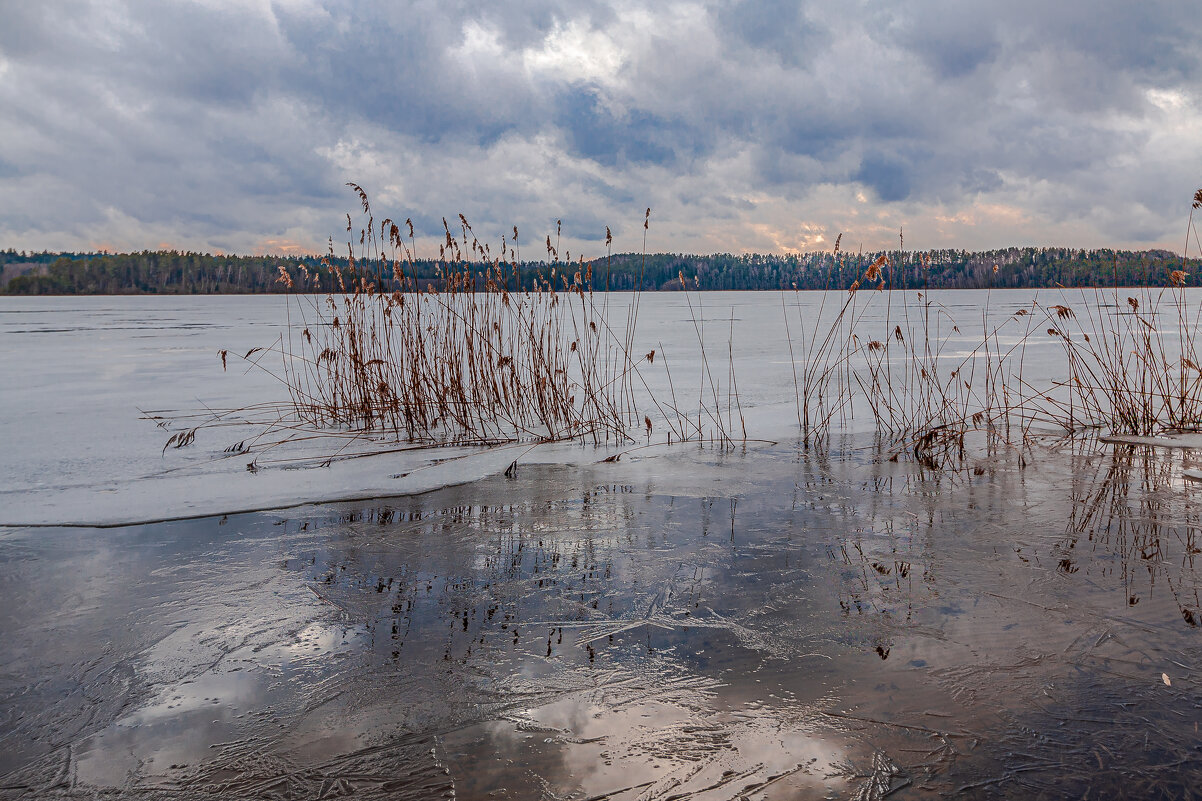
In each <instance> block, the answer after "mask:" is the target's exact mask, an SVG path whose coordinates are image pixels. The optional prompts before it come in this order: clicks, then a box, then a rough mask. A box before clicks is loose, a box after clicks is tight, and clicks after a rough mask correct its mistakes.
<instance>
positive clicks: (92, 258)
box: [0, 247, 1202, 295]
mask: <svg viewBox="0 0 1202 801" xmlns="http://www.w3.org/2000/svg"><path fill="white" fill-rule="evenodd" d="M882 257H884V261H883V262H882V261H881V259H882ZM878 262H879V263H880V266H881V270H880V275H879V277H877V278H874V280H873V281H872V282H871V284H869V285H866V286H865V288H877V287H881V286H888V287H891V288H896V289H922V288H931V289H981V288H987V287H993V288H1005V287H1014V288H1040V287H1053V286H1067V287H1078V286H1112V285H1117V286H1162V285H1166V284H1168V283H1170V281H1171V278H1172V276H1173V273H1174V272H1175V271H1177V275H1176V276H1175V277H1176V279H1177V280H1178V281H1181V282H1183V283H1184V284H1185V285H1187V286H1197V285H1199V281H1200V278H1199V275H1198V273H1199V272H1200V268H1202V260H1199V259H1196V258H1191V259H1182V257H1180V256H1177V255H1175V254H1173V253H1171V252H1169V251H1166V250H1145V251H1127V250H1109V249H1095V250H1084V249H1074V248H1033V247H1025V248H1005V249H1001V250H990V251H975V252H974V251H966V250H951V249H943V250H927V251H900V250H899V251H876V252H872V253H854V254H853V253H839V254H832V253H807V254H790V255H782V256H776V255H763V254H741V255H740V254H715V255H710V256H695V255H685V254H671V253H652V254H646V255H643V254H638V253H624V254H617V255H614V256H612V257H603V258H599V259H593V260H591V261H584V260H581V261H577V262H573V263H565V262H555V261H538V262H522V263H518V264H515V263H496V262H494V263H493V264H492V265H487V264H482V263H479V262H474V263H466V262H464V263H451V264H448V263H446V262H441V261H432V260H421V261H413V262H393V261H389V260H386V259H379V260H374V261H365V262H352V261H350V260H348V259H347V258H334V257H324V258H318V257H314V256H305V257H279V256H220V255H211V254H207V253H189V252H179V251H142V252H140V253H47V252H43V253H34V254H27V253H24V252H22V253H18V252H17V251H15V250H12V249H9V250H4V251H0V268H3V271H4V274H5V275H11V274H14V273H18V274H17V275H16V277H14V278H11V280H9V281H8V283H7V284H6V285H5V286H4V287H3V288H2V291H3V292H4V293H5V294H9V295H119V294H179V295H187V294H259V293H279V292H288V291H317V292H326V291H330V290H332V289H333V290H338V289H339V288H341V287H344V286H348V285H349V282H350V281H351V280H357V281H366V282H368V283H370V284H372V285H373V286H374V287H375V288H376V289H377V290H382V291H392V290H395V289H409V290H412V289H420V290H423V291H424V290H427V289H436V290H441V289H444V288H445V287H446V285H447V283H446V276H447V274H448V273H449V272H452V271H454V272H457V273H460V274H464V273H466V274H467V275H468V276H469V277H470V278H471V280H472V282H473V283H474V284H475V286H476V287H477V288H479V289H483V288H485V286H486V284H487V282H488V281H489V279H492V281H493V284H492V285H493V286H498V285H500V284H501V283H503V284H504V285H505V286H506V288H508V289H509V290H511V291H514V290H518V289H522V290H533V289H538V288H543V289H546V288H548V287H551V286H553V287H555V288H556V289H562V288H564V287H566V286H569V285H572V284H573V283H576V282H580V283H581V285H585V286H587V287H588V288H591V289H593V290H595V291H604V290H607V289H608V290H613V291H628V290H633V289H641V290H643V291H653V290H678V289H681V288H682V285H681V280H682V278H683V279H684V281H685V284H686V285H687V287H688V289H690V290H693V289H698V290H722V289H728V290H775V289H794V288H796V289H806V290H809V289H844V290H845V289H849V288H850V287H851V286H852V285H853V284H855V283H856V282H857V281H859V282H861V285H863V282H864V273H865V271H866V270H867V269H868V267H869V266H870V265H872V264H874V263H878ZM1181 273H1184V274H1185V275H1184V276H1183V275H1181ZM285 274H286V275H287V276H288V279H287V280H285V279H284V278H283V276H284V275H285ZM340 279H341V281H342V283H341V284H340V283H339V281H340Z"/></svg>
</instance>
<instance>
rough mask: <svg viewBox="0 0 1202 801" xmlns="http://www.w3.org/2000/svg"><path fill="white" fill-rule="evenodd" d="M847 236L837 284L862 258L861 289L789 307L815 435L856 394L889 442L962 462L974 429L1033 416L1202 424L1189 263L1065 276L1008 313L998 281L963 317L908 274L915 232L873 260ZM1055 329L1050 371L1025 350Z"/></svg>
mask: <svg viewBox="0 0 1202 801" xmlns="http://www.w3.org/2000/svg"><path fill="white" fill-rule="evenodd" d="M1199 208H1202V190H1199V191H1198V192H1197V193H1196V194H1195V195H1194V199H1193V205H1192V210H1197V209H1199ZM1188 225H1189V228H1188V230H1187V248H1186V256H1188V237H1189V235H1190V234H1191V233H1192V235H1193V236H1194V239H1195V241H1196V240H1197V232H1196V230H1195V229H1194V227H1193V214H1192V212H1191V215H1190V220H1189V224H1188ZM840 242H841V237H840V239H838V240H836V244H835V249H834V252H833V253H832V254H831V257H830V259H829V260H828V261H827V276H828V278H827V284H828V286H838V285H841V284H842V283H843V282H841V281H840V277H839V273H840V272H841V271H843V270H854V271H856V272H855V274H856V275H857V278H856V279H855V280H854V281H852V282H851V284H850V287H851V288H850V290H848V291H846V292H843V291H839V290H833V289H828V290H826V291H824V292H823V295H822V298H821V301H820V303H819V306H818V310H817V313H816V314H815V313H813V311H812V310H810V311H807V312H805V313H803V311H802V309H803V306H802V304H801V303H800V301H799V300H798V302H796V303H795V315H794V316H795V317H796V323H791V321H790V316H791V314H790V310H789V309H788V308H786V309H785V310H784V311H785V321H786V326H787V330H788V331H790V333H789V335H788V338H789V349H790V354H791V358H792V362H793V366H794V384H795V395H796V398H797V418H798V424H799V427H800V428H801V433H802V438H803V442H804V443H805V444H806V445H807V446H809V445H819V446H821V445H823V444H824V443H826V442H827V441H828V438H829V435H830V433H831V430H832V428H834V427H836V426H840V427H842V426H845V425H846V424H847V423H848V421H849V419H851V418H854V417H855V415H856V408H857V406H858V407H859V408H860V409H861V410H864V409H865V407H866V409H867V415H868V417H869V418H870V420H871V422H872V424H873V426H874V428H875V430H876V431H877V432H878V433H880V434H882V435H884V436H885V437H886V439H887V441H888V442H890V443H893V444H894V445H905V446H912V448H913V453H914V455H915V456H916V457H917V458H918V459H919V460H920V461H923V462H926V463H929V464H931V465H933V466H944V465H947V464H951V463H958V462H962V461H963V458H964V447H965V437H966V435H967V434H968V433H969V432H973V431H980V432H984V433H985V434H986V435H987V442H988V443H989V444H990V446H1017V447H1020V448H1021V447H1022V446H1025V445H1026V444H1027V442H1028V441H1029V439H1030V436H1031V431H1032V428H1033V427H1039V428H1041V429H1042V428H1053V429H1058V430H1061V431H1066V432H1069V433H1074V432H1077V431H1081V430H1083V429H1091V430H1097V429H1103V430H1105V431H1106V432H1108V433H1109V434H1111V435H1114V436H1143V437H1149V436H1156V435H1159V434H1165V433H1176V432H1185V431H1202V353H1199V351H1198V348H1197V345H1196V343H1197V342H1198V339H1199V334H1200V333H1202V330H1200V329H1202V306H1198V305H1197V304H1195V305H1194V306H1191V304H1190V302H1189V298H1188V297H1187V291H1186V287H1185V283H1186V282H1185V279H1186V274H1185V273H1184V271H1183V270H1173V271H1170V272H1169V274H1168V275H1166V276H1164V277H1163V285H1162V286H1160V287H1155V286H1145V287H1142V288H1139V289H1120V288H1119V287H1118V286H1117V275H1118V270H1117V265H1116V269H1115V281H1116V285H1115V286H1114V287H1112V288H1109V289H1101V288H1094V289H1082V290H1076V291H1075V293H1074V291H1072V290H1067V289H1065V288H1063V287H1062V288H1060V289H1059V290H1057V294H1058V297H1057V300H1058V301H1059V302H1057V303H1046V302H1041V301H1040V300H1038V299H1032V300H1031V302H1030V304H1029V305H1028V306H1026V307H1024V308H1020V309H1018V310H1017V311H1013V312H1009V313H1006V314H1003V315H1000V316H999V315H997V314H996V313H995V312H994V311H993V308H992V305H991V294H992V288H988V289H987V290H986V302H985V304H984V308H983V310H982V312H981V319H980V320H979V321H973V322H972V323H971V324H965V323H964V322H963V321H960V322H958V321H957V320H956V319H955V318H954V316H953V315H952V314H951V313H950V311H949V310H948V309H947V308H946V307H944V306H943V305H942V304H940V303H937V302H935V301H934V300H933V299H932V297H931V294H930V292H929V291H928V290H927V289H926V287H925V286H924V287H922V288H911V287H906V286H898V285H897V283H896V282H895V280H894V275H895V274H900V275H903V276H904V275H905V271H896V272H895V269H894V268H895V266H896V262H897V261H899V260H900V259H901V258H903V257H904V247H903V246H904V240H903V241H902V242H900V243H899V250H898V251H897V253H896V254H895V255H894V256H893V257H891V256H890V255H889V254H882V255H881V256H879V257H877V258H876V259H875V260H873V261H872V262H871V263H868V264H867V265H865V264H863V263H861V262H860V260H859V259H858V257H847V256H846V255H844V254H841V252H840ZM1200 249H1202V247H1200ZM922 266H923V267H924V268H925V267H926V265H925V263H924V264H923V265H922ZM1183 266H1184V258H1183ZM996 271H997V268H996V267H995V268H994V272H995V273H996ZM924 273H925V269H924ZM1070 296H1071V297H1070ZM807 317H808V320H807V319H806V318H807ZM792 325H797V326H798V327H797V330H798V331H799V342H797V343H795V342H794V337H793V335H792V333H791V330H792V329H791V326H792ZM966 331H973V332H975V333H971V334H969V333H966ZM1045 337H1046V338H1050V339H1051V340H1052V341H1053V342H1055V343H1057V344H1058V345H1059V346H1060V352H1061V354H1062V356H1063V362H1062V365H1061V367H1060V369H1059V370H1057V371H1055V372H1056V374H1057V375H1058V376H1060V377H1058V378H1054V379H1052V380H1050V381H1044V382H1043V383H1040V382H1036V381H1034V380H1032V379H1030V378H1029V374H1030V371H1029V370H1027V369H1024V359H1025V358H1026V355H1027V351H1028V348H1029V346H1032V345H1043V344H1046V342H1047V340H1046V339H1044V338H1045ZM795 344H796V345H797V346H796V347H795Z"/></svg>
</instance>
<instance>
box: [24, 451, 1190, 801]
mask: <svg viewBox="0 0 1202 801" xmlns="http://www.w3.org/2000/svg"><path fill="white" fill-rule="evenodd" d="M862 445H864V443H862V442H852V443H849V447H847V448H846V449H841V450H837V451H836V452H835V454H833V455H831V456H830V457H827V458H820V457H818V456H816V455H814V454H807V453H805V452H799V451H797V450H796V449H795V448H793V447H789V446H786V445H778V446H774V447H764V448H759V449H749V450H748V451H747V452H746V453H744V452H736V453H726V454H723V453H719V452H716V451H713V450H708V449H699V448H697V447H696V446H686V447H684V448H679V449H675V450H673V451H671V452H669V453H667V454H665V455H661V456H658V457H657V458H655V459H643V460H635V461H631V462H627V461H626V460H623V461H622V462H619V463H616V464H614V463H610V464H597V465H585V466H526V467H522V468H520V469H519V472H518V475H517V477H516V478H513V479H508V478H504V477H500V476H496V477H491V478H487V479H485V480H482V481H480V482H476V483H473V484H470V485H463V486H456V487H448V488H445V489H442V490H439V491H436V492H433V493H429V494H425V495H421V496H415V497H407V498H399V499H393V500H381V501H377V502H372V503H370V504H364V503H358V504H343V505H334V506H322V507H310V508H304V509H297V510H292V511H288V512H282V513H256V514H247V515H240V516H229V517H222V518H205V519H198V520H191V521H180V522H174V523H162V524H156V525H148V526H137V527H128V528H118V529H112V530H107V531H97V530H93V529H36V530H35V529H21V528H15V529H7V530H3V533H0V595H2V597H3V598H4V600H5V603H4V605H3V611H2V612H0V641H2V642H4V643H5V647H4V649H3V650H2V651H0V721H2V725H0V787H2V788H3V789H2V790H0V794H3V797H6V798H46V797H78V798H91V797H96V796H98V795H100V796H104V797H128V798H156V797H163V798H167V797H172V798H175V797H180V796H181V795H183V796H198V797H210V796H211V795H212V794H216V795H217V796H218V797H230V798H235V797H236V798H320V797H331V796H337V795H345V794H350V793H352V792H353V793H354V794H355V796H356V797H366V798H372V797H379V798H431V797H452V796H453V797H457V798H468V799H474V798H490V799H495V798H533V797H543V798H576V799H583V798H593V799H597V798H608V799H615V800H616V799H623V800H625V799H635V798H645V799H651V798H657V799H666V798H674V799H727V798H755V799H767V798H778V799H779V798H812V797H823V796H826V795H829V796H831V797H843V798H861V799H869V798H883V797H885V796H888V797H890V798H920V797H933V796H940V795H949V794H959V795H964V796H967V797H974V796H979V797H1014V796H1023V797H1047V798H1061V797H1084V796H1085V795H1086V794H1087V793H1088V797H1091V798H1092V797H1115V796H1119V797H1121V796H1129V797H1140V798H1146V797H1153V798H1154V797H1165V798H1180V797H1185V796H1187V795H1188V794H1189V793H1190V792H1193V788H1195V787H1197V786H1198V780H1199V778H1202V776H1199V773H1202V759H1199V758H1198V757H1199V754H1198V748H1199V743H1200V742H1202V741H1200V740H1199V738H1198V735H1197V724H1198V722H1199V720H1200V719H1202V711H1200V709H1199V702H1200V701H1202V697H1200V695H1199V673H1198V665H1199V657H1200V656H1202V647H1200V644H1199V640H1198V630H1197V628H1195V625H1196V624H1197V623H1198V621H1199V619H1200V618H1199V615H1200V612H1199V597H1198V575H1197V573H1196V572H1195V566H1194V559H1195V557H1196V556H1197V554H1198V553H1199V548H1198V546H1199V544H1200V543H1199V542H1198V536H1199V523H1200V522H1202V521H1199V519H1198V517H1199V510H1198V508H1197V504H1196V501H1194V500H1193V499H1192V497H1191V496H1190V495H1189V489H1188V488H1187V487H1184V486H1183V485H1182V482H1181V479H1180V473H1181V466H1182V463H1183V461H1182V460H1183V459H1187V458H1191V454H1189V453H1184V454H1183V452H1181V451H1152V450H1150V449H1138V448H1131V447H1130V446H1112V445H1099V444H1097V443H1082V444H1077V445H1072V446H1065V445H1055V444H1049V445H1044V446H1040V448H1039V449H1038V450H1037V452H1036V454H1035V458H1033V459H1032V460H1031V461H1030V462H1029V464H1028V465H1027V467H1026V468H1025V469H1021V468H1020V467H1019V466H1018V465H1017V464H1016V463H1015V462H1016V460H1014V459H1013V458H1012V457H1009V456H1007V455H1006V454H1004V453H1003V454H1000V455H997V456H995V457H991V458H984V457H982V458H980V459H977V460H975V461H974V462H972V463H970V465H969V466H968V468H967V469H966V470H964V471H962V472H944V473H942V474H932V473H928V472H924V471H922V469H921V468H920V467H918V466H916V465H913V464H907V463H905V462H904V461H901V462H888V461H883V460H878V459H876V458H875V457H874V452H873V451H872V450H871V449H870V448H866V447H859V446H862ZM1166 679H1167V681H1166Z"/></svg>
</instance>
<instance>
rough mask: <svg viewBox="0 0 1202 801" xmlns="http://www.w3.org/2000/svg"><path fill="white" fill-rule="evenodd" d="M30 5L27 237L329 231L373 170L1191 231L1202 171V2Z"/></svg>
mask: <svg viewBox="0 0 1202 801" xmlns="http://www.w3.org/2000/svg"><path fill="white" fill-rule="evenodd" d="M3 14H4V24H3V25H0V236H3V238H4V239H5V240H6V241H5V242H0V244H8V240H13V239H14V238H17V239H19V238H22V237H24V238H28V239H31V240H36V244H39V245H46V246H52V244H53V243H52V242H51V240H55V238H56V237H57V238H58V239H60V240H62V243H61V246H63V247H69V246H77V245H80V244H84V243H86V240H88V239H89V238H92V239H95V238H97V237H100V236H102V234H103V232H104V231H105V230H106V226H110V227H111V226H119V225H124V226H126V227H127V228H128V229H129V230H128V233H129V235H130V236H135V235H136V231H137V228H138V226H139V224H145V225H146V226H148V227H150V228H153V229H154V231H155V232H156V233H155V236H163V237H172V236H174V237H175V238H176V239H178V240H180V241H195V242H200V243H203V242H216V241H218V239H221V240H222V241H228V242H233V243H243V244H242V245H241V246H242V247H252V246H254V243H255V242H257V241H259V240H263V239H271V238H285V239H286V238H293V239H295V238H297V237H305V236H307V237H308V238H307V240H306V243H305V244H307V245H309V246H312V245H314V244H315V243H320V242H321V241H323V240H324V235H325V234H326V233H329V229H330V228H332V227H333V224H336V223H333V224H332V223H331V222H329V221H334V220H336V219H337V216H338V214H339V213H340V212H341V211H342V210H343V209H344V208H345V207H346V206H347V205H348V203H347V200H346V197H345V195H344V190H343V189H342V184H343V183H344V181H346V180H359V181H362V182H364V183H365V184H368V185H369V186H374V187H378V188H379V191H380V192H381V194H382V195H384V196H385V197H386V198H389V199H391V200H392V201H394V202H397V203H401V204H406V205H407V206H411V207H413V208H412V210H411V211H408V210H407V211H406V212H405V213H406V214H409V213H412V214H414V215H415V219H418V220H425V221H427V225H426V227H427V228H429V229H431V230H432V229H434V228H437V227H441V221H440V217H441V214H442V213H448V214H452V213H454V211H456V210H458V209H468V210H472V211H473V212H474V213H475V214H476V215H477V216H478V218H483V219H484V220H485V221H487V222H489V223H490V224H492V223H495V224H496V225H498V226H500V225H501V224H502V223H503V222H508V221H512V220H514V219H516V221H519V222H522V223H523V224H529V225H534V226H545V225H546V221H547V220H553V219H554V218H556V217H561V218H564V219H565V220H571V221H573V222H574V223H575V224H577V225H578V226H579V228H580V233H579V237H578V238H580V239H582V240H584V239H590V240H591V239H593V238H595V237H596V236H597V235H598V234H597V230H595V229H603V227H604V225H603V223H602V220H604V219H611V220H612V219H615V217H623V216H624V215H628V214H629V212H630V210H631V209H630V208H629V207H632V206H639V207H641V206H642V205H644V204H647V205H660V206H661V207H662V208H663V210H664V214H665V216H666V218H667V219H669V220H672V222H673V224H675V225H678V226H682V231H683V232H684V233H686V234H687V233H689V232H691V231H692V230H693V229H691V228H687V227H685V226H687V225H695V226H697V227H698V229H700V228H701V227H704V226H705V225H707V220H700V219H696V214H697V212H698V209H700V208H705V207H706V206H705V204H704V203H701V202H700V199H699V197H698V195H699V194H702V193H703V194H705V195H707V196H708V197H711V198H725V199H726V201H725V203H724V206H723V210H711V211H710V212H709V213H710V215H711V217H712V219H713V220H721V221H726V222H724V223H723V224H727V223H729V221H730V220H731V219H734V220H742V221H747V220H749V219H751V217H749V216H748V215H750V214H752V213H753V212H751V211H747V209H748V208H752V209H753V208H754V207H755V205H756V204H755V203H750V202H749V201H748V200H747V199H746V198H748V197H749V196H760V195H765V196H767V197H775V198H778V199H779V201H780V202H781V203H783V204H792V205H789V206H788V207H789V208H791V209H793V210H794V213H796V214H812V213H815V211H816V210H815V209H811V208H810V207H809V206H807V205H806V203H807V198H809V197H810V196H811V195H812V193H813V192H815V191H818V190H819V189H820V188H822V187H836V188H838V187H845V188H846V189H847V190H848V194H847V197H851V195H852V194H855V193H856V192H861V193H862V195H863V197H864V198H865V200H864V201H862V202H865V203H867V204H869V205H871V206H873V207H875V208H879V209H880V210H882V212H884V211H887V210H889V209H892V208H899V209H900V208H913V209H917V210H918V211H917V212H915V213H922V210H924V209H926V208H928V207H933V206H932V204H936V205H941V207H948V208H951V209H953V210H954V209H956V208H962V207H967V206H969V205H971V204H973V203H974V202H976V201H977V200H978V199H981V198H990V199H992V200H991V201H990V202H994V203H999V204H1004V205H1007V206H1011V207H1018V206H1021V207H1023V208H1026V209H1028V210H1030V211H1031V212H1032V213H1035V214H1038V215H1039V216H1041V217H1042V218H1046V219H1049V220H1062V221H1073V220H1085V219H1087V218H1089V219H1093V218H1097V223H1096V226H1095V227H1096V228H1097V230H1098V232H1099V237H1102V238H1104V237H1106V236H1110V237H1117V238H1127V239H1129V240H1133V241H1134V240H1141V239H1155V238H1157V237H1162V236H1164V226H1163V225H1162V226H1158V225H1157V223H1156V222H1155V220H1156V218H1157V216H1158V215H1159V216H1163V217H1166V218H1173V219H1175V218H1174V217H1173V215H1175V214H1176V213H1177V211H1179V206H1180V197H1181V196H1184V197H1188V194H1189V193H1190V192H1192V184H1193V183H1195V182H1197V181H1198V180H1199V179H1200V178H1202V176H1198V175H1195V174H1192V173H1191V171H1193V172H1196V171H1197V170H1198V169H1199V167H1200V166H1202V165H1200V162H1199V155H1198V149H1197V148H1196V146H1195V147H1193V148H1190V147H1188V146H1186V145H1185V144H1183V143H1184V142H1185V141H1186V140H1187V139H1188V134H1187V133H1186V132H1184V131H1185V130H1186V129H1187V128H1188V125H1189V123H1190V121H1195V122H1196V121H1197V120H1198V113H1199V112H1198V104H1199V102H1200V101H1202V98H1200V97H1199V91H1198V87H1199V86H1202V62H1200V59H1199V56H1198V53H1197V48H1196V46H1195V44H1194V43H1195V42H1196V41H1197V40H1198V36H1199V33H1202V15H1200V14H1198V13H1197V9H1196V7H1194V6H1193V5H1191V4H1190V3H1186V2H1176V3H1174V2H1153V3H1145V4H1141V5H1135V4H1130V3H1125V2H1100V3H1088V4H1084V3H1059V4H1044V3H1038V2H1034V0H1020V2H1015V3H1010V4H1006V5H1004V6H996V5H995V4H977V3H963V2H952V1H951V0H938V1H933V0H928V1H927V2H917V3H912V4H907V5H905V6H897V5H895V4H886V3H858V4H809V3H799V2H788V0H722V1H721V2H718V3H716V4H713V5H688V4H678V5H672V6H667V5H662V4H648V5H645V6H635V5H630V4H622V5H614V4H611V3H607V2H600V0H594V1H593V2H585V3H580V2H554V0H535V1H534V2H517V0H499V1H498V2H467V1H466V0H460V1H459V2H435V0H417V1H416V2H409V3H403V4H384V3H364V2H351V1H350V0H325V1H324V2H319V1H318V0H312V1H310V0H289V1H288V2H276V3H269V2H267V0H262V2H260V3H236V2H217V1H216V0H210V2H161V1H159V0H156V1H155V2H150V1H149V0H139V1H131V2H118V0H112V1H111V2H104V1H102V0H95V2H85V1H84V0H76V1H74V2H69V1H67V0H62V1H61V2H48V3H8V4H5V7H4V12H3ZM1173 131H1177V133H1175V134H1174V133H1172V132H1173ZM1166 137H1167V138H1166ZM849 202H850V201H849ZM905 204H911V205H905ZM912 204H918V205H912ZM924 204H925V205H924ZM1108 204H1109V206H1108ZM686 206H687V207H688V208H687V209H686V208H685V207H686ZM1105 207H1109V208H1114V209H1120V208H1121V209H1122V210H1123V211H1122V213H1121V214H1120V213H1118V212H1115V213H1114V214H1113V215H1112V217H1111V218H1108V217H1107V216H1106V214H1104V213H1102V214H1101V216H1100V217H1099V211H1098V210H1099V208H1105ZM432 209H433V210H434V213H431V210H432ZM674 209H676V210H677V211H678V212H679V215H678V216H677V217H676V218H674V217H673V216H672V215H673V210H674ZM719 212H721V213H719ZM686 221H687V222H686ZM1170 221H1171V220H1170ZM1091 224H1093V223H1091ZM1103 226H1104V227H1103ZM310 229H314V230H310ZM306 230H308V231H309V233H308V234H307V235H306V234H304V233H303V232H304V231H306ZM729 231H730V236H732V237H733V236H737V235H738V230H737V228H736V227H731V228H730V229H729ZM56 241H57V240H56ZM1124 241H1126V240H1124ZM12 244H14V245H17V246H20V245H22V244H24V243H23V242H21V241H12ZM150 244H153V243H150ZM728 246H729V247H730V248H731V249H737V248H739V247H740V246H742V243H740V242H738V241H731V242H730V244H729V245H728Z"/></svg>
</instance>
